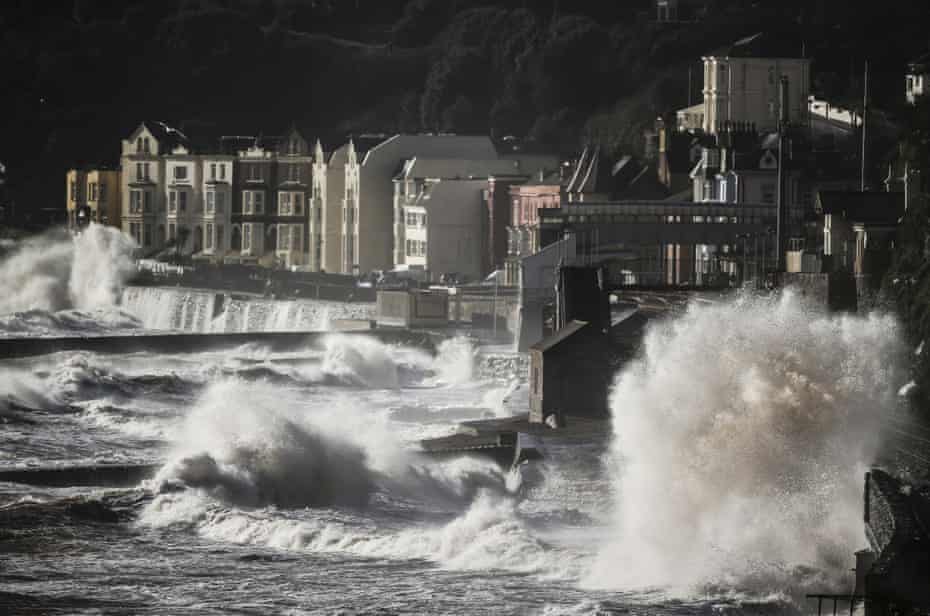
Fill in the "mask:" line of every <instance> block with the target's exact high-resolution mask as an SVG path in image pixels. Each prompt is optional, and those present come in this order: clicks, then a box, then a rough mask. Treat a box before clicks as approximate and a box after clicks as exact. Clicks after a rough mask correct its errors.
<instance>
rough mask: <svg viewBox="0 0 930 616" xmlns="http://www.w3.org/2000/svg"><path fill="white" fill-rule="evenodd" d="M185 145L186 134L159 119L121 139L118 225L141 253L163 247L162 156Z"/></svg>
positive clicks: (164, 182) (164, 191) (164, 193)
mask: <svg viewBox="0 0 930 616" xmlns="http://www.w3.org/2000/svg"><path fill="white" fill-rule="evenodd" d="M186 146H187V137H186V136H185V135H184V134H183V133H181V132H180V131H178V130H176V129H173V128H171V127H169V126H167V125H165V124H163V123H162V122H151V121H146V122H142V123H141V124H139V126H138V127H136V129H135V130H134V131H133V132H132V133H131V134H130V135H129V137H128V138H126V139H123V140H122V144H121V152H120V167H121V169H122V173H121V174H120V190H121V192H122V228H123V231H124V232H125V233H127V234H129V235H130V236H132V237H133V238H134V239H135V240H136V243H137V244H138V245H139V246H140V248H141V249H142V251H143V252H144V253H151V252H154V251H157V250H161V249H163V248H164V247H165V244H166V241H167V233H166V222H167V221H166V217H165V214H166V198H167V194H168V193H167V185H168V182H167V178H166V175H165V159H164V155H166V154H169V153H170V152H172V151H173V150H174V149H175V148H177V147H186Z"/></svg>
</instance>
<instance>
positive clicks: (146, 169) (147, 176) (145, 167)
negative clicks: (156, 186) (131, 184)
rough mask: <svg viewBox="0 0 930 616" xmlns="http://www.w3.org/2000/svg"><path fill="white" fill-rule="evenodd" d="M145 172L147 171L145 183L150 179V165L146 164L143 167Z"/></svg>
mask: <svg viewBox="0 0 930 616" xmlns="http://www.w3.org/2000/svg"><path fill="white" fill-rule="evenodd" d="M143 170H144V171H145V181H146V182H147V181H148V179H149V164H148V163H145V165H144V166H143Z"/></svg>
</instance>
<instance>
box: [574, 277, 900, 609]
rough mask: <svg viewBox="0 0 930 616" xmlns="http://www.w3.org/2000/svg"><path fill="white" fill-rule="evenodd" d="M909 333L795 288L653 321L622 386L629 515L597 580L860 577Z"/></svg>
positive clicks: (712, 582)
mask: <svg viewBox="0 0 930 616" xmlns="http://www.w3.org/2000/svg"><path fill="white" fill-rule="evenodd" d="M897 334H898V328H897V325H896V323H895V321H894V320H893V319H892V318H891V317H887V316H880V315H871V316H869V317H865V318H861V317H851V316H833V317H828V316H824V315H822V314H820V313H817V312H812V311H809V310H806V309H805V307H804V305H803V303H802V302H801V301H800V299H799V298H798V297H796V296H795V295H794V294H792V293H788V292H786V293H784V294H783V296H782V297H781V299H780V300H778V301H777V302H773V301H771V300H768V299H760V298H751V297H741V298H738V299H737V300H735V301H732V302H727V303H720V304H713V305H692V307H691V308H690V309H689V310H688V312H687V314H685V315H684V316H682V317H681V318H679V319H675V320H668V321H665V322H662V323H659V324H656V325H654V326H653V327H652V328H651V330H650V331H649V332H648V334H647V336H646V339H645V341H644V347H643V351H642V353H641V357H640V358H639V359H638V360H636V361H635V362H633V363H632V364H631V365H630V366H629V367H627V368H626V369H625V370H623V371H622V372H621V373H620V374H619V375H618V376H617V378H616V381H615V383H614V387H613V390H612V394H611V398H610V406H611V410H612V413H613V431H614V437H615V441H614V444H613V446H612V452H611V463H612V466H613V468H614V471H613V473H614V475H615V479H614V484H615V492H616V504H615V507H616V513H615V519H614V522H613V526H612V531H611V536H610V539H609V545H608V546H607V547H606V548H604V549H603V550H602V551H601V553H600V555H599V557H598V560H597V563H596V564H595V566H594V567H593V568H592V570H591V572H590V574H589V576H588V577H587V579H586V581H585V583H586V585H588V586H593V587H605V588H648V587H658V588H666V589H672V590H677V591H681V592H683V593H686V594H687V593H693V592H694V591H695V588H698V587H703V588H705V589H706V588H708V587H715V586H718V587H724V588H735V589H743V590H750V591H758V592H769V593H771V592H778V591H789V590H790V591H794V592H795V593H797V592H801V590H800V589H802V588H804V587H805V586H806V585H812V586H813V587H815V588H821V589H822V588H825V587H826V588H838V587H846V584H848V571H849V569H850V568H851V566H852V555H853V552H854V551H855V550H856V549H859V548H861V547H863V546H864V534H863V527H862V507H861V502H862V481H863V479H862V478H863V473H864V471H865V470H866V468H867V465H868V464H869V463H870V462H871V461H872V459H873V457H874V454H875V452H876V448H877V446H878V444H879V443H878V440H877V434H878V428H879V422H880V418H881V415H882V412H883V409H889V408H891V405H892V404H893V399H894V393H895V390H896V387H897V384H898V382H897V380H896V366H897V364H898V358H899V353H900V350H901V349H900V345H899V342H898V336H897ZM840 580H843V581H845V582H846V584H843V585H842V586H840V585H839V584H840Z"/></svg>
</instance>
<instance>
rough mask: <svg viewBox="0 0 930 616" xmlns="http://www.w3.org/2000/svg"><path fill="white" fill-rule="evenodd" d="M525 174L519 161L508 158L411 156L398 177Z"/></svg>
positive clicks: (477, 176)
mask: <svg viewBox="0 0 930 616" xmlns="http://www.w3.org/2000/svg"><path fill="white" fill-rule="evenodd" d="M507 175H516V176H521V175H526V174H524V173H522V172H521V171H520V165H519V162H518V161H516V160H508V159H495V160H467V159H455V158H419V157H417V158H411V159H410V160H408V161H406V163H405V164H404V166H403V169H402V171H401V173H400V175H399V176H398V177H399V178H437V179H469V178H488V177H491V176H507Z"/></svg>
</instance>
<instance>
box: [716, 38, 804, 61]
mask: <svg viewBox="0 0 930 616" xmlns="http://www.w3.org/2000/svg"><path fill="white" fill-rule="evenodd" d="M800 52H801V43H800V40H799V39H798V37H797V35H796V34H795V33H789V32H778V33H775V32H756V33H755V34H753V35H751V36H747V37H745V38H742V39H740V40H738V41H736V42H735V43H732V44H731V45H727V46H725V47H721V48H719V49H716V50H714V51H712V52H711V53H709V54H707V55H708V56H710V57H722V58H785V59H787V58H797V59H799V60H800V59H802V58H801V57H800Z"/></svg>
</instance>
